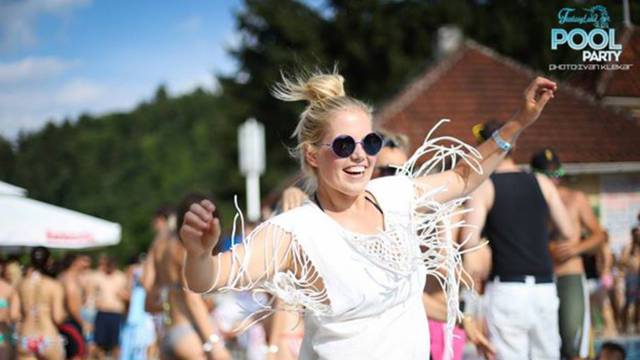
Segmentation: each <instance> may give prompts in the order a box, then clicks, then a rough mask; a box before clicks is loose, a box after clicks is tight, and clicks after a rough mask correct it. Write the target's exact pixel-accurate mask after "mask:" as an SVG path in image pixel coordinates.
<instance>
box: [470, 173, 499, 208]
mask: <svg viewBox="0 0 640 360" xmlns="http://www.w3.org/2000/svg"><path fill="white" fill-rule="evenodd" d="M469 196H470V197H471V199H472V201H473V202H474V203H478V202H482V203H483V204H485V205H487V207H491V205H492V204H493V200H494V197H495V187H494V186H493V181H491V180H489V179H487V180H485V181H483V182H482V184H480V186H478V187H477V188H476V189H475V190H474V191H473V192H472V193H471V194H469Z"/></svg>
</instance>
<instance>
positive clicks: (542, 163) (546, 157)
mask: <svg viewBox="0 0 640 360" xmlns="http://www.w3.org/2000/svg"><path fill="white" fill-rule="evenodd" d="M530 165H531V169H532V170H533V171H537V172H542V173H545V174H547V175H548V176H551V177H561V176H563V175H564V169H563V168H562V163H561V162H560V157H559V156H558V153H557V152H556V151H555V150H554V149H552V148H549V147H547V148H544V149H542V150H540V151H538V152H536V153H535V154H533V156H532V157H531V163H530Z"/></svg>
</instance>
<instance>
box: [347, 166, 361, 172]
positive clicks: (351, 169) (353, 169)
mask: <svg viewBox="0 0 640 360" xmlns="http://www.w3.org/2000/svg"><path fill="white" fill-rule="evenodd" d="M344 170H345V171H347V172H353V173H359V172H364V166H362V165H357V166H349V167H347V168H346V169H344Z"/></svg>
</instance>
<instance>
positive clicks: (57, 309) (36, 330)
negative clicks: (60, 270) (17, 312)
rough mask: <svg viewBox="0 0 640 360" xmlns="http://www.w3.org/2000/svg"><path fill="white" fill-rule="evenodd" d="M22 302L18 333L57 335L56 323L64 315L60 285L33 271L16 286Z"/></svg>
mask: <svg viewBox="0 0 640 360" xmlns="http://www.w3.org/2000/svg"><path fill="white" fill-rule="evenodd" d="M18 295H19V297H20V301H21V303H22V323H21V326H20V335H23V336H25V335H42V336H56V337H57V336H58V329H57V327H56V324H57V323H60V322H61V321H62V320H63V317H64V308H63V296H64V295H63V290H62V285H61V284H60V283H59V282H58V281H56V280H54V279H52V278H50V277H47V276H43V275H41V274H40V273H38V272H33V273H32V274H31V275H29V276H28V277H26V278H25V279H24V280H23V281H22V282H21V283H20V286H19V287H18Z"/></svg>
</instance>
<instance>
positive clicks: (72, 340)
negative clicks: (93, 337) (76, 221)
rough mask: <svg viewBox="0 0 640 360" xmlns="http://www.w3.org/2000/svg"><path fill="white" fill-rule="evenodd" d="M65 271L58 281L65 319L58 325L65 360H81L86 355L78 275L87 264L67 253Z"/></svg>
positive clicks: (81, 295)
mask: <svg viewBox="0 0 640 360" xmlns="http://www.w3.org/2000/svg"><path fill="white" fill-rule="evenodd" d="M64 266H65V270H64V271H63V272H62V274H60V276H59V280H60V282H61V283H62V286H63V287H64V295H65V310H66V315H67V318H66V320H65V321H64V322H63V323H62V325H60V327H59V330H60V334H61V335H62V336H63V337H64V338H65V352H66V357H67V359H81V358H83V357H84V356H86V355H87V349H86V343H85V340H84V335H83V330H84V329H86V328H87V325H85V321H84V320H83V318H82V314H81V309H82V301H83V294H82V287H81V286H80V280H79V279H80V275H81V274H82V273H83V272H84V271H86V270H87V268H88V264H87V261H86V260H85V258H84V257H83V256H80V255H78V254H76V253H69V254H67V255H66V256H65V258H64Z"/></svg>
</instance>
